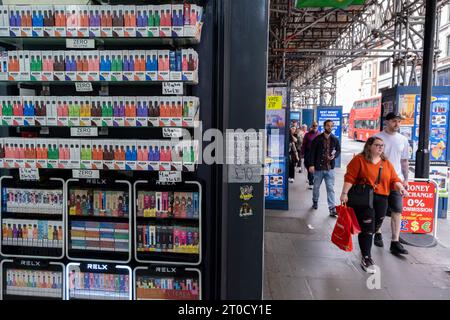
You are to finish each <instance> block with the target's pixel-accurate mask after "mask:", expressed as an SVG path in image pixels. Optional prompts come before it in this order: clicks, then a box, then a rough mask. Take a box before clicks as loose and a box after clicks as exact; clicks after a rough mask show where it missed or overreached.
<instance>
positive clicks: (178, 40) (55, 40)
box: [0, 36, 200, 47]
mask: <svg viewBox="0 0 450 320" xmlns="http://www.w3.org/2000/svg"><path fill="white" fill-rule="evenodd" d="M67 39H80V40H82V39H94V40H95V44H96V46H113V45H114V46H122V45H127V46H146V45H149V46H171V47H182V46H189V45H197V44H199V43H200V39H199V38H195V37H173V38H167V37H164V38H163V37H94V38H88V37H84V38H77V37H67V38H64V37H5V36H0V43H3V44H7V45H12V46H16V47H23V46H28V45H39V46H43V45H60V46H65V45H66V40H67Z"/></svg>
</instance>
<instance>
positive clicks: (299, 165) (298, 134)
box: [295, 128, 305, 173]
mask: <svg viewBox="0 0 450 320" xmlns="http://www.w3.org/2000/svg"><path fill="white" fill-rule="evenodd" d="M304 136H305V132H304V131H303V130H302V129H301V128H297V130H296V131H295V137H296V138H297V142H296V143H295V148H296V150H297V158H298V161H297V168H299V170H298V173H302V144H303V137H304Z"/></svg>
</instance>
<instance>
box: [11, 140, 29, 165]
mask: <svg viewBox="0 0 450 320" xmlns="http://www.w3.org/2000/svg"><path fill="white" fill-rule="evenodd" d="M27 140H31V139H15V142H14V147H15V153H14V167H15V168H25V141H27Z"/></svg>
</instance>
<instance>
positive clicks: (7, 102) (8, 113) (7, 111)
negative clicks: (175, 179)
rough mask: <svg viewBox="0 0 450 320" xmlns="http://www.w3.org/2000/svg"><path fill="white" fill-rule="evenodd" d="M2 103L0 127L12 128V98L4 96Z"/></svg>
mask: <svg viewBox="0 0 450 320" xmlns="http://www.w3.org/2000/svg"><path fill="white" fill-rule="evenodd" d="M3 99H4V100H3V101H2V125H4V126H12V125H13V116H14V111H13V99H14V97H13V96H4V97H3Z"/></svg>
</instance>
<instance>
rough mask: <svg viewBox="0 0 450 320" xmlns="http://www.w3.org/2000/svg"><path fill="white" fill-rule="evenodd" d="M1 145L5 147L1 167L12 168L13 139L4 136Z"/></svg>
mask: <svg viewBox="0 0 450 320" xmlns="http://www.w3.org/2000/svg"><path fill="white" fill-rule="evenodd" d="M3 141H4V142H3V145H4V148H5V157H4V160H3V167H4V168H14V154H15V149H14V142H13V139H10V138H5V139H4V140H3Z"/></svg>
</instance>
